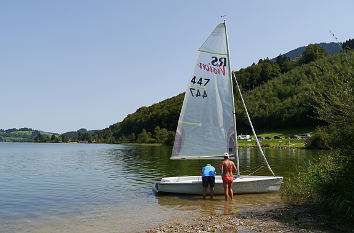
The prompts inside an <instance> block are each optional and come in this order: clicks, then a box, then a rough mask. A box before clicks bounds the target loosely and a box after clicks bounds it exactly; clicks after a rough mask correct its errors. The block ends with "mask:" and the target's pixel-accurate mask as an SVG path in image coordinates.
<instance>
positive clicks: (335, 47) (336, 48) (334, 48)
mask: <svg viewBox="0 0 354 233" xmlns="http://www.w3.org/2000/svg"><path fill="white" fill-rule="evenodd" d="M318 45H319V46H321V47H322V48H324V49H325V50H326V52H327V53H328V54H330V55H333V54H336V53H338V52H340V51H341V46H340V44H339V43H335V42H331V43H319V44H318ZM306 47H307V46H302V47H299V48H297V49H294V50H291V51H289V52H287V53H285V54H283V55H285V56H287V57H289V58H290V59H291V60H294V59H296V58H297V57H299V56H300V55H301V54H302V53H303V52H304V51H305V49H306ZM275 60H276V58H273V59H271V61H273V62H274V61H275Z"/></svg>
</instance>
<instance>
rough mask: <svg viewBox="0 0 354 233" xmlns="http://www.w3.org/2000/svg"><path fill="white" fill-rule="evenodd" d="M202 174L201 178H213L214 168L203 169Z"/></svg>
mask: <svg viewBox="0 0 354 233" xmlns="http://www.w3.org/2000/svg"><path fill="white" fill-rule="evenodd" d="M202 174H203V177H204V176H215V174H216V171H215V167H213V166H205V167H203V170H202Z"/></svg>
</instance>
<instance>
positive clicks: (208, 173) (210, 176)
mask: <svg viewBox="0 0 354 233" xmlns="http://www.w3.org/2000/svg"><path fill="white" fill-rule="evenodd" d="M215 173H216V171H215V168H214V167H213V166H211V165H210V164H207V165H206V166H205V167H203V169H202V175H203V177H202V184H203V199H205V195H206V191H207V189H208V185H209V186H210V199H213V198H214V186H215Z"/></svg>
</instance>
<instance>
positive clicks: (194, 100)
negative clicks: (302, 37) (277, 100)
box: [171, 23, 236, 159]
mask: <svg viewBox="0 0 354 233" xmlns="http://www.w3.org/2000/svg"><path fill="white" fill-rule="evenodd" d="M230 70H231V69H230V59H229V50H228V44H227V34H226V26H225V23H221V24H219V25H218V26H217V27H216V28H215V29H214V31H213V32H212V33H211V34H210V36H209V37H208V39H207V40H206V41H205V42H204V43H203V44H202V46H201V47H200V48H199V49H198V55H197V60H196V63H195V65H194V67H193V72H192V74H191V76H190V77H189V79H188V84H187V89H186V92H185V97H184V102H183V106H182V109H181V113H180V117H179V121H178V126H177V131H176V137H175V142H174V146H173V150H172V156H171V159H211V158H222V157H223V155H224V153H225V152H228V153H230V154H233V153H235V146H234V145H235V135H236V133H235V119H234V117H233V116H234V115H233V109H234V103H233V91H232V81H231V73H230Z"/></svg>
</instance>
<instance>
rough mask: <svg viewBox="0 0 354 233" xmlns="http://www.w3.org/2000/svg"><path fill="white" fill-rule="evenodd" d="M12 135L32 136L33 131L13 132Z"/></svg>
mask: <svg viewBox="0 0 354 233" xmlns="http://www.w3.org/2000/svg"><path fill="white" fill-rule="evenodd" d="M10 134H11V135H32V131H16V132H11V133H10Z"/></svg>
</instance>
